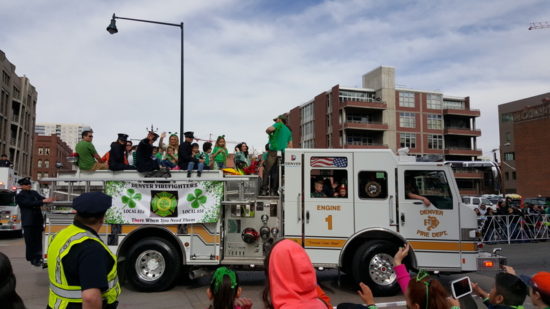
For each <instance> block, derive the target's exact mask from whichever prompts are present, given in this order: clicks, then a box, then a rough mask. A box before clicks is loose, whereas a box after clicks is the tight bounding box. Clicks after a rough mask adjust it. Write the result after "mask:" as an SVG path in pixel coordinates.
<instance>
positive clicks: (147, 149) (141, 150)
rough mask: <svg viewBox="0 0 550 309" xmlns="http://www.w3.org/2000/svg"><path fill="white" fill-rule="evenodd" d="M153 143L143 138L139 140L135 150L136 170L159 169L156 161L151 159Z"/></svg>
mask: <svg viewBox="0 0 550 309" xmlns="http://www.w3.org/2000/svg"><path fill="white" fill-rule="evenodd" d="M152 157H153V145H151V144H150V143H149V140H148V139H146V138H144V139H142V140H141V142H139V145H138V147H137V150H136V163H135V164H136V167H137V170H138V172H149V171H154V170H158V169H159V164H158V162H157V161H155V160H153V158H152Z"/></svg>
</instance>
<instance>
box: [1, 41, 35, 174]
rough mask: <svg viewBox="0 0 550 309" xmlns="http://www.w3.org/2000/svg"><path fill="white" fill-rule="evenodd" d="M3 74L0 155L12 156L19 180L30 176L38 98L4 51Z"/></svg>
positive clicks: (10, 158) (2, 56)
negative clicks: (18, 73) (20, 177)
mask: <svg viewBox="0 0 550 309" xmlns="http://www.w3.org/2000/svg"><path fill="white" fill-rule="evenodd" d="M0 71H1V74H2V77H1V80H0V154H7V155H8V158H9V160H10V161H12V163H13V166H14V169H15V172H16V173H17V174H18V175H19V176H30V175H31V163H32V145H33V136H34V134H33V132H34V123H35V119H36V102H37V97H38V94H37V92H36V89H35V88H34V86H33V85H31V83H30V81H29V79H28V78H27V77H25V76H22V77H21V76H18V75H17V74H16V73H15V65H14V64H12V63H11V62H10V61H9V60H8V59H7V58H6V54H5V53H4V52H3V51H1V50H0Z"/></svg>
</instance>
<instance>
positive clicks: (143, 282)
mask: <svg viewBox="0 0 550 309" xmlns="http://www.w3.org/2000/svg"><path fill="white" fill-rule="evenodd" d="M148 261H149V263H147V262H148ZM126 263H127V265H126V275H127V278H128V281H130V283H131V284H132V286H133V287H134V288H135V289H137V290H139V291H143V292H159V291H164V290H167V289H169V288H171V287H172V286H174V284H175V282H176V279H177V278H178V275H179V273H180V270H181V258H180V254H179V253H178V250H177V249H176V248H175V246H174V245H173V244H171V243H170V242H169V241H167V240H166V239H163V238H159V237H150V238H145V239H143V240H140V241H138V242H137V243H136V244H134V245H133V246H132V248H131V249H130V250H129V251H128V260H127V262H126Z"/></svg>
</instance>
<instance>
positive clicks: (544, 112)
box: [514, 103, 550, 122]
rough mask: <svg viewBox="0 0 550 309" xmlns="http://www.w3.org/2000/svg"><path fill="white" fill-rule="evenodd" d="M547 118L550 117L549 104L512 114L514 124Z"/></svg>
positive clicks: (527, 108)
mask: <svg viewBox="0 0 550 309" xmlns="http://www.w3.org/2000/svg"><path fill="white" fill-rule="evenodd" d="M548 116H550V103H544V104H541V105H536V106H530V107H526V108H524V109H522V110H520V111H517V112H514V122H519V121H526V120H533V119H538V118H545V117H548Z"/></svg>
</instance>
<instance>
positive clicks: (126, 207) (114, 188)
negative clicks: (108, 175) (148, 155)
mask: <svg viewBox="0 0 550 309" xmlns="http://www.w3.org/2000/svg"><path fill="white" fill-rule="evenodd" d="M105 193H106V194H109V195H110V196H112V197H113V206H112V207H111V208H110V209H109V210H108V211H107V213H106V215H105V222H106V223H109V224H191V223H212V222H217V221H218V218H219V217H220V209H221V201H222V198H223V183H222V182H221V181H200V182H194V181H189V182H187V183H178V184H175V183H168V182H167V183H160V182H149V183H144V182H124V181H109V182H107V183H106V184H105Z"/></svg>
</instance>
